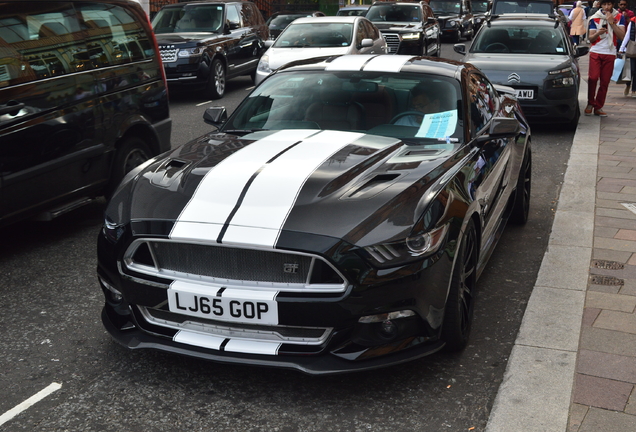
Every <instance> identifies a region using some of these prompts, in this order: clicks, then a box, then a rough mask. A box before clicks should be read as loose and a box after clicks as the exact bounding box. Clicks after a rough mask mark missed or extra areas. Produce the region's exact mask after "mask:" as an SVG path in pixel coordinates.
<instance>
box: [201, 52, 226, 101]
mask: <svg viewBox="0 0 636 432" xmlns="http://www.w3.org/2000/svg"><path fill="white" fill-rule="evenodd" d="M225 81H226V77H225V66H223V62H222V61H221V60H219V59H218V58H217V59H214V60H213V61H212V67H211V70H210V78H209V79H208V85H207V89H206V91H207V94H208V97H210V98H212V99H221V98H222V97H223V95H224V94H225Z"/></svg>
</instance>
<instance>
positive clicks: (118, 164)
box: [106, 136, 153, 197]
mask: <svg viewBox="0 0 636 432" xmlns="http://www.w3.org/2000/svg"><path fill="white" fill-rule="evenodd" d="M152 156H153V155H152V152H151V151H150V147H148V144H147V143H146V141H144V140H143V139H141V138H139V137H134V136H133V137H128V138H125V139H124V140H123V141H122V143H121V145H120V146H119V149H118V150H117V153H116V154H115V159H114V160H113V167H112V169H111V177H110V181H109V184H108V189H107V191H106V192H107V193H106V196H107V197H110V196H111V195H112V194H113V192H115V189H117V186H119V183H120V182H121V181H122V179H123V178H124V176H125V175H126V174H128V173H129V172H130V171H131V170H132V169H133V168H135V167H138V166H139V165H141V164H142V163H144V162H145V161H147V160H148V159H150V158H151V157H152Z"/></svg>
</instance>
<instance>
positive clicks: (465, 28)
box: [430, 0, 475, 42]
mask: <svg viewBox="0 0 636 432" xmlns="http://www.w3.org/2000/svg"><path fill="white" fill-rule="evenodd" d="M430 5H431V8H433V12H434V13H435V17H436V18H437V21H439V25H440V27H441V28H442V36H448V37H450V38H451V39H452V40H453V41H454V42H459V41H460V40H461V38H462V37H465V38H466V39H468V40H471V39H472V38H473V36H474V35H475V26H474V22H473V11H472V4H471V2H470V0H431V1H430Z"/></svg>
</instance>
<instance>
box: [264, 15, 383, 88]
mask: <svg viewBox="0 0 636 432" xmlns="http://www.w3.org/2000/svg"><path fill="white" fill-rule="evenodd" d="M269 44H271V47H270V48H269V49H268V50H267V51H266V52H265V54H264V55H263V57H261V60H260V61H259V63H258V69H257V70H256V80H255V82H256V84H259V83H260V82H261V81H263V80H264V79H265V78H266V77H267V76H268V75H269V74H270V73H272V71H274V70H276V69H278V68H279V67H281V66H282V65H284V64H285V63H289V62H291V61H295V60H303V59H308V58H312V57H326V56H332V55H344V54H386V42H385V41H384V39H383V38H382V36H381V35H380V32H379V31H378V29H377V28H376V27H375V26H374V25H373V24H371V22H370V21H369V20H367V19H366V18H364V17H361V16H342V17H317V18H299V19H297V20H296V21H294V22H292V23H291V24H290V25H289V26H287V28H286V29H285V30H284V31H283V33H281V35H280V36H279V37H278V38H277V39H276V41H275V42H274V43H273V44H272V42H270V41H268V45H269Z"/></svg>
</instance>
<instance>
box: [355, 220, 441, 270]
mask: <svg viewBox="0 0 636 432" xmlns="http://www.w3.org/2000/svg"><path fill="white" fill-rule="evenodd" d="M447 230H448V225H444V226H441V227H439V228H435V229H434V230H431V231H428V232H425V233H422V234H417V235H414V236H411V237H407V238H405V239H403V240H399V241H395V242H391V243H380V244H375V245H372V246H367V247H365V248H364V251H365V252H366V256H367V258H368V259H369V260H371V261H372V262H373V264H375V265H376V266H378V267H392V266H397V265H400V264H405V263H408V262H410V261H415V260H416V259H421V258H424V257H426V256H429V255H432V254H434V253H435V252H437V251H438V250H439V249H440V246H441V245H442V243H443V242H444V239H445V238H446V231H447Z"/></svg>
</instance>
